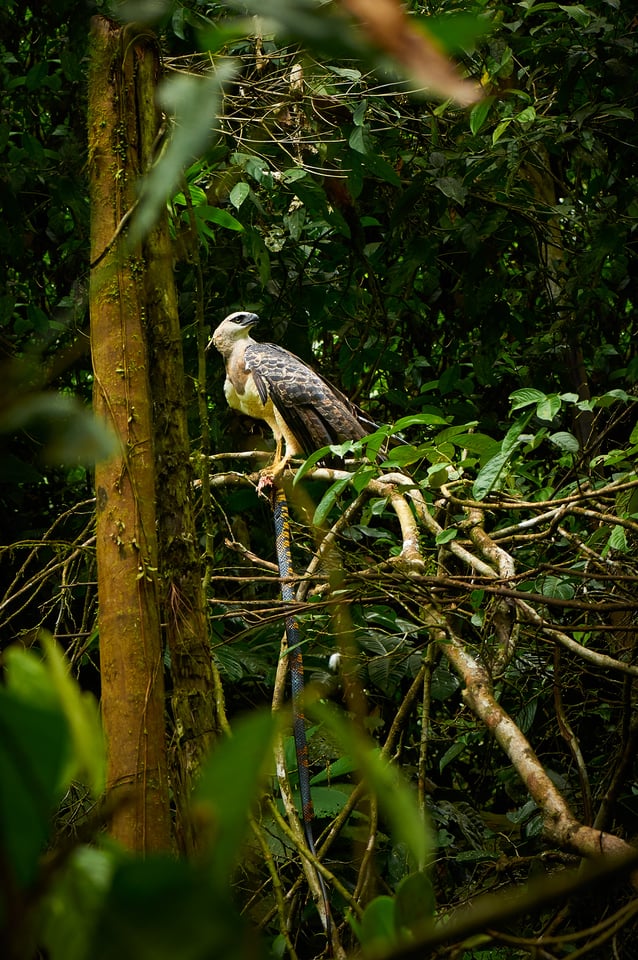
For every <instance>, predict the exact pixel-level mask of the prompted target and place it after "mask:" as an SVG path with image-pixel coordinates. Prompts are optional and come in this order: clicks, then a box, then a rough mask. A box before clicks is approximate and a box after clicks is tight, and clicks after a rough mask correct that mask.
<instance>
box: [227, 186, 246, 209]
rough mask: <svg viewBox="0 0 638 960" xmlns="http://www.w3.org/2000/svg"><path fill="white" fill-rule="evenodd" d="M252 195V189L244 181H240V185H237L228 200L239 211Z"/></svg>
mask: <svg viewBox="0 0 638 960" xmlns="http://www.w3.org/2000/svg"><path fill="white" fill-rule="evenodd" d="M249 194H250V187H249V186H248V184H247V183H245V182H244V181H243V180H240V181H239V183H236V184H235V186H234V187H233V189H232V190H231V191H230V194H229V197H228V199H229V200H230V202H231V203H232V205H233V206H234V208H235V210H239V208H240V207H241V205H242V203H243V202H244V200H245V199H246V198H247V197H248V196H249Z"/></svg>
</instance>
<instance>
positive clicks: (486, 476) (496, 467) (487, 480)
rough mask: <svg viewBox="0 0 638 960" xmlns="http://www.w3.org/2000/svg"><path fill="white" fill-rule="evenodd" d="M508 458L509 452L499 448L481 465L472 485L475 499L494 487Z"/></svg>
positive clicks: (478, 498)
mask: <svg viewBox="0 0 638 960" xmlns="http://www.w3.org/2000/svg"><path fill="white" fill-rule="evenodd" d="M508 459H509V453H506V452H504V451H502V450H501V451H500V453H497V454H496V456H494V457H492V458H491V459H490V460H488V461H487V463H486V464H485V466H483V467H481V469H480V470H479V472H478V473H477V475H476V480H475V481H474V483H473V485H472V496H473V497H474V499H475V500H483V499H484V498H485V497H486V496H487V495H488V493H490V492H491V491H492V490H493V489H494V487H496V485H497V483H498V481H499V478H500V476H501V474H502V472H503V468H504V467H505V464H506V463H507V461H508Z"/></svg>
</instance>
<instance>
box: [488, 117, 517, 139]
mask: <svg viewBox="0 0 638 960" xmlns="http://www.w3.org/2000/svg"><path fill="white" fill-rule="evenodd" d="M511 122H512V119H511V117H509V118H508V119H506V120H501V122H500V123H499V124H497V126H496V129H495V130H494V133H493V134H492V146H493V145H494V144H495V143H498V141H499V140H500V139H501V137H502V136H503V134H504V133H505V131H506V130H507V128H508V127H509V125H510V123H511Z"/></svg>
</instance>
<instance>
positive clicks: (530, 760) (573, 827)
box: [423, 608, 638, 887]
mask: <svg viewBox="0 0 638 960" xmlns="http://www.w3.org/2000/svg"><path fill="white" fill-rule="evenodd" d="M423 613H424V618H425V619H426V621H429V623H430V627H431V631H432V633H433V637H434V639H435V640H436V641H437V642H438V644H439V647H440V650H441V653H442V654H443V655H444V656H445V657H446V658H447V660H449V662H450V663H451V665H452V666H453V667H454V669H455V671H456V672H457V673H458V675H459V676H460V677H461V679H462V680H463V684H464V688H463V693H462V696H463V699H464V701H465V703H466V704H467V705H468V707H469V708H470V709H471V711H472V713H474V715H475V716H476V717H478V718H479V719H480V720H481V722H482V723H483V724H484V725H485V727H486V729H487V730H488V731H489V733H490V734H491V735H492V736H493V737H494V739H495V740H496V742H497V743H498V744H499V746H500V747H501V748H502V750H503V752H504V753H505V754H506V756H507V757H508V758H509V759H510V761H511V763H512V765H513V766H514V768H515V770H516V772H517V773H518V775H519V777H520V779H521V781H522V783H524V784H525V787H526V788H527V790H528V791H529V794H530V796H531V797H532V799H533V800H534V801H535V802H536V804H537V805H538V807H539V809H540V811H541V813H542V816H543V826H544V830H545V834H546V835H547V837H548V838H549V839H551V840H553V841H554V842H556V843H558V844H559V845H560V846H561V847H564V848H566V849H570V850H572V851H574V852H575V853H578V854H579V855H581V856H584V857H595V856H598V855H600V854H613V855H616V856H625V857H628V856H631V855H632V854H633V853H635V850H634V848H633V847H632V846H631V845H630V844H628V843H626V842H625V841H624V840H621V839H620V838H619V837H616V836H614V835H613V834H609V833H605V832H604V831H602V830H596V829H595V828H593V827H589V826H586V825H584V824H582V823H580V822H579V821H578V820H577V819H576V817H575V816H574V815H573V813H572V812H571V810H570V809H569V807H568V805H567V803H566V801H565V799H564V797H563V796H562V795H561V793H560V791H559V790H558V788H557V787H556V786H555V784H554V783H553V781H552V780H551V778H550V777H549V776H548V775H547V773H546V771H545V769H544V767H543V765H542V764H541V762H540V761H539V759H538V757H537V756H536V754H535V752H534V750H533V748H532V746H531V744H530V743H529V741H528V740H527V738H526V737H525V735H524V734H523V733H522V731H521V729H520V728H519V727H518V726H517V724H516V723H515V722H514V721H513V720H512V718H511V717H510V716H509V715H508V714H507V712H506V711H505V710H504V709H503V708H502V707H501V705H500V704H499V703H498V701H497V700H496V698H495V697H494V695H493V693H492V690H491V684H490V678H489V676H488V674H487V671H486V670H485V668H484V667H483V666H481V665H480V664H479V663H478V661H477V660H476V659H475V658H474V657H473V656H472V654H471V653H470V652H469V650H468V649H467V647H466V646H465V645H464V644H463V643H462V641H461V640H460V639H459V637H458V636H457V635H456V634H455V632H454V630H453V629H452V628H451V627H450V625H449V623H446V622H445V620H444V619H443V617H442V616H441V615H440V614H439V613H438V612H437V611H434V610H433V609H432V608H424V611H423ZM636 885H637V887H638V877H637V878H636Z"/></svg>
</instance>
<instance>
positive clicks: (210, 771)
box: [194, 711, 279, 883]
mask: <svg viewBox="0 0 638 960" xmlns="http://www.w3.org/2000/svg"><path fill="white" fill-rule="evenodd" d="M278 724H279V721H278V719H277V718H276V717H275V716H273V714H272V713H270V712H269V711H255V712H254V713H251V714H250V715H249V716H246V717H242V718H241V719H240V720H239V721H238V722H237V723H236V724H235V725H234V727H233V735H232V737H226V738H225V739H224V740H222V741H221V742H220V743H219V744H218V745H217V747H216V748H215V750H214V751H213V753H212V755H211V756H210V758H209V759H208V760H207V762H206V764H205V765H204V768H203V770H202V774H201V777H200V780H199V783H198V784H197V787H196V789H195V795H194V809H195V813H196V816H197V817H198V819H200V820H201V821H202V822H207V823H208V824H209V825H210V832H211V839H212V844H213V849H212V853H211V858H210V867H211V870H212V874H213V876H214V877H215V878H216V880H217V881H218V882H220V883H222V882H227V881H228V878H229V877H230V875H231V873H232V870H233V867H234V865H235V864H236V862H237V859H238V858H239V856H240V855H241V848H242V843H243V839H244V835H245V832H246V828H247V826H248V815H249V813H250V811H251V809H252V806H253V804H254V803H255V801H256V800H257V799H258V797H259V794H260V792H261V788H262V785H263V781H264V779H265V777H266V775H267V773H268V772H269V771H270V769H271V767H272V763H273V744H274V740H275V736H276V734H277V729H278Z"/></svg>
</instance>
